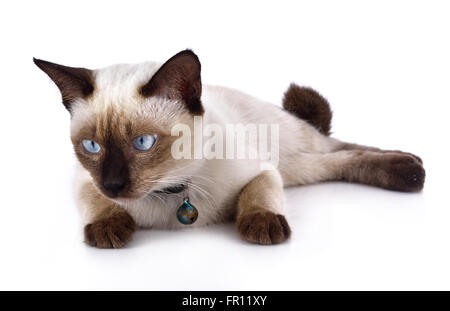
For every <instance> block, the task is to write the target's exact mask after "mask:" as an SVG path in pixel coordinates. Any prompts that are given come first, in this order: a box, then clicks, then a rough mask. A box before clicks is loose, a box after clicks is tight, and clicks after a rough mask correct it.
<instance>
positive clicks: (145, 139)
mask: <svg viewBox="0 0 450 311" xmlns="http://www.w3.org/2000/svg"><path fill="white" fill-rule="evenodd" d="M155 141H156V134H153V135H141V136H138V137H136V138H135V139H133V146H134V147H135V148H136V149H137V150H140V151H146V150H149V149H150V148H151V147H152V146H153V145H154V144H155Z"/></svg>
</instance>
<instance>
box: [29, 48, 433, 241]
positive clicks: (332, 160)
mask: <svg viewBox="0 0 450 311" xmlns="http://www.w3.org/2000/svg"><path fill="white" fill-rule="evenodd" d="M34 63H35V64H36V65H37V66H38V67H39V68H40V69H42V70H43V71H44V72H45V73H46V74H47V75H48V76H49V77H50V78H51V79H52V80H53V81H54V83H55V84H56V86H57V87H58V88H59V90H60V92H61V94H62V102H63V104H64V106H65V108H66V109H67V110H68V111H69V112H70V115H71V129H70V132H71V140H72V143H73V147H74V150H75V153H76V156H77V159H78V163H77V173H76V178H75V186H74V189H75V197H76V202H77V206H78V207H79V210H80V212H81V215H82V217H83V219H84V223H85V226H84V237H85V241H86V243H87V244H89V245H91V246H95V247H99V248H120V247H123V246H124V245H125V244H126V243H127V242H128V241H130V239H131V237H132V235H133V233H134V232H135V230H136V229H137V228H138V227H147V228H164V229H175V228H181V227H185V224H184V223H183V222H180V221H179V218H178V217H177V211H179V208H180V206H181V205H182V204H183V201H184V200H186V198H188V199H187V200H188V202H189V203H191V204H192V205H193V206H194V209H195V212H196V213H197V214H196V215H195V216H193V219H191V220H192V221H194V220H196V221H195V222H194V223H192V224H191V225H190V226H191V227H196V226H204V225H208V224H213V223H218V222H224V221H230V220H234V221H236V223H237V231H238V233H239V235H240V236H241V237H242V238H243V239H245V240H247V241H249V242H252V243H258V244H263V245H270V244H277V243H281V242H283V241H285V240H287V239H288V238H289V236H290V233H291V229H290V227H289V225H288V222H287V221H286V219H285V217H284V216H283V202H284V195H283V187H288V186H294V185H305V184H312V183H318V182H321V181H346V182H355V183H362V184H366V185H372V186H376V187H381V188H385V189H389V190H396V191H405V192H417V191H420V190H421V189H422V188H423V185H424V180H425V171H424V168H423V165H422V160H421V159H420V158H419V157H417V156H415V155H413V154H411V153H406V152H401V151H391V150H382V149H378V148H374V147H367V146H363V145H357V144H352V143H347V142H343V141H340V140H338V139H335V138H332V137H330V136H329V135H330V126H331V116H332V114H331V110H330V107H329V105H328V102H327V101H326V99H324V98H323V97H322V96H321V95H320V94H319V93H317V92H316V91H314V90H313V89H311V88H306V87H299V86H297V85H295V84H292V85H290V87H289V88H288V90H287V91H286V93H285V94H284V99H283V108H281V107H278V106H276V105H272V104H269V103H266V102H263V101H261V100H258V99H256V98H254V97H251V96H249V95H246V94H244V93H242V92H240V91H237V90H233V89H229V88H224V87H219V86H211V85H206V84H202V81H201V75H200V71H201V66H200V61H199V59H198V57H197V56H196V54H194V52H192V51H191V50H184V51H181V52H180V53H178V54H176V55H175V56H173V57H171V58H170V59H169V60H167V61H166V62H165V63H164V64H160V63H153V62H148V63H143V64H135V65H126V64H120V65H114V66H110V67H107V68H104V69H98V70H89V69H85V68H74V67H67V66H62V65H58V64H54V63H50V62H47V61H44V60H39V59H34ZM196 122H197V123H199V124H200V125H201V126H203V128H205V127H207V126H208V125H211V126H213V129H214V130H215V131H220V130H223V132H226V134H227V137H226V139H225V138H224V139H222V140H220V139H219V140H216V142H218V144H216V146H215V147H214V148H209V149H208V148H206V150H205V149H204V150H202V152H200V153H198V154H197V155H195V152H197V151H196V150H194V149H195V148H192V146H187V145H183V146H182V144H180V143H179V139H181V138H182V137H181V136H182V135H180V131H174V128H176V127H177V126H178V125H183V126H184V129H187V130H191V131H185V132H184V133H183V134H184V137H183V139H184V142H186V143H191V142H192V143H193V145H194V147H198V146H200V147H201V146H202V144H204V145H203V147H204V148H205V141H206V140H207V139H208V137H209V138H210V137H212V131H211V132H210V133H209V136H208V135H206V137H201V138H200V140H197V138H198V137H196V136H198V135H197V134H194V133H195V129H194V127H195V123H196ZM230 124H241V125H244V126H247V125H249V124H250V125H251V124H257V125H261V124H263V125H267V126H266V128H268V127H269V125H270V126H271V125H276V127H274V129H276V131H273V132H271V133H270V135H262V136H260V137H259V138H258V139H259V142H260V143H261V142H264V141H265V142H267V141H271V142H275V145H276V146H275V149H277V150H275V151H276V155H277V157H278V161H276V163H274V162H275V161H271V160H270V159H268V158H267V157H261V156H259V155H258V156H256V157H253V158H252V157H246V156H244V157H241V158H233V157H224V156H220V155H218V153H217V151H218V149H223V150H222V151H224V152H226V153H227V154H231V155H233V154H236V150H234V149H235V148H234V145H230V144H228V141H229V140H230V139H231V140H232V138H236V137H234V136H236V135H237V134H236V132H233V131H227V130H226V127H227V125H230ZM246 128H247V127H246ZM247 132H248V131H246V132H245V133H247ZM200 135H204V133H200ZM249 140H250V138H249V137H246V138H245V142H248V141H249ZM198 142H199V143H198ZM221 144H222V145H223V146H221ZM174 146H175V147H174ZM222 147H223V148H222ZM272 147H274V146H273V144H272ZM247 149H248V150H246V151H245V152H244V155H247V154H249V153H250V152H251V151H252V150H250V148H247ZM174 150H175V151H182V154H183V155H185V156H184V157H179V156H174ZM253 151H254V150H253ZM256 152H257V153H258V152H259V151H258V150H257V151H256ZM271 154H272V153H271ZM199 155H200V156H199ZM197 215H198V217H197ZM195 218H197V219H195Z"/></svg>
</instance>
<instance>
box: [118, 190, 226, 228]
mask: <svg viewBox="0 0 450 311" xmlns="http://www.w3.org/2000/svg"><path fill="white" fill-rule="evenodd" d="M185 198H186V195H185V193H180V194H153V195H150V196H149V197H148V198H146V199H144V200H140V201H139V202H136V203H134V204H133V205H129V206H126V207H125V208H126V209H127V211H128V212H129V213H130V214H131V215H132V217H133V218H134V219H135V221H136V222H137V224H138V225H139V226H140V227H144V228H154V229H176V228H187V227H199V226H204V225H208V224H212V223H216V222H220V221H223V220H224V216H225V215H228V216H230V217H231V213H232V211H231V207H230V206H227V205H229V204H226V200H224V199H225V198H220V201H218V199H219V197H217V196H216V198H214V197H213V196H212V195H211V196H209V195H206V194H197V193H195V194H190V195H189V203H190V204H191V205H192V206H193V208H195V209H196V211H197V213H198V216H197V219H196V220H195V221H194V222H193V223H192V224H184V223H182V222H181V221H180V220H179V218H178V216H177V212H178V213H180V212H181V213H182V212H183V209H184V208H185V204H184V199H185Z"/></svg>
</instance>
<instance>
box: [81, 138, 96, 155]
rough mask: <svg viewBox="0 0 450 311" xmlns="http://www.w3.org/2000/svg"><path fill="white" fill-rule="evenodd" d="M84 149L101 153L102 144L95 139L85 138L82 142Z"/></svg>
mask: <svg viewBox="0 0 450 311" xmlns="http://www.w3.org/2000/svg"><path fill="white" fill-rule="evenodd" d="M81 143H82V144H83V147H84V149H85V150H86V151H87V152H89V153H99V152H100V145H99V144H98V143H96V142H95V141H93V140H89V139H83V140H82V142H81Z"/></svg>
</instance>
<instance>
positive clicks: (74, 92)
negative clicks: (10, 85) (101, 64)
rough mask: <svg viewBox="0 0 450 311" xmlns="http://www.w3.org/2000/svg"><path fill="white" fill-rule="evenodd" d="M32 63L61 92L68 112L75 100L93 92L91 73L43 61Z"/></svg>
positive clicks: (36, 60)
mask: <svg viewBox="0 0 450 311" xmlns="http://www.w3.org/2000/svg"><path fill="white" fill-rule="evenodd" d="M33 61H34V63H35V64H36V66H38V67H39V68H40V69H41V70H42V71H44V72H45V73H46V74H47V75H48V76H49V77H50V78H51V79H52V80H53V82H55V84H56V86H57V87H58V88H59V90H60V91H61V95H62V100H63V104H64V106H65V107H66V109H67V110H69V111H70V105H71V103H72V101H73V100H74V99H76V98H87V97H88V96H89V95H91V94H92V93H93V92H94V81H93V76H92V71H91V70H89V69H86V68H75V67H68V66H63V65H58V64H55V63H51V62H47V61H45V60H41V59H36V58H33Z"/></svg>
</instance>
